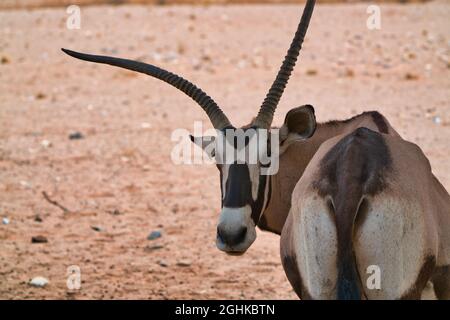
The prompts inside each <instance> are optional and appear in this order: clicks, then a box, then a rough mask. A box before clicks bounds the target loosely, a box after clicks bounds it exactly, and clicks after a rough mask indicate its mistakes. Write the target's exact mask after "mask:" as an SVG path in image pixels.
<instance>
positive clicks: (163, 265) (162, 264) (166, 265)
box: [158, 260, 169, 268]
mask: <svg viewBox="0 0 450 320" xmlns="http://www.w3.org/2000/svg"><path fill="white" fill-rule="evenodd" d="M158 264H159V265H160V266H161V267H163V268H166V267H168V266H169V264H168V263H167V262H165V261H164V260H159V261H158Z"/></svg>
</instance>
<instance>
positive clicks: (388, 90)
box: [0, 1, 450, 299]
mask: <svg viewBox="0 0 450 320" xmlns="http://www.w3.org/2000/svg"><path fill="white" fill-rule="evenodd" d="M366 8H367V4H358V5H319V6H317V7H316V10H315V13H314V16H313V20H312V23H311V26H310V29H309V31H308V37H307V39H306V42H305V45H304V48H303V51H302V53H301V59H300V61H299V63H298V64H297V68H296V70H295V73H294V75H293V77H292V78H291V81H290V83H289V85H288V88H287V90H286V93H285V95H284V97H283V99H282V101H281V104H280V106H279V108H278V110H277V113H276V119H275V122H276V124H280V123H281V121H282V119H283V118H284V115H285V113H286V112H287V111H288V110H289V109H290V108H291V107H295V106H298V105H300V104H305V103H311V104H313V105H314V106H315V108H316V115H317V118H318V119H319V120H320V121H326V120H330V119H344V118H347V117H350V116H352V115H355V114H357V113H359V112H362V111H364V110H374V109H375V110H379V111H380V112H382V113H383V114H384V115H385V116H386V117H387V118H388V119H389V121H390V122H391V123H392V125H393V126H394V127H395V128H396V129H397V131H398V132H399V133H401V134H402V135H403V136H404V137H405V138H406V139H408V140H410V141H413V142H415V143H417V144H418V145H419V146H420V147H421V148H422V150H423V151H424V152H425V154H426V155H427V156H428V157H429V159H430V161H431V164H432V167H433V171H434V173H435V174H436V176H437V177H438V178H439V179H440V181H441V182H442V183H443V184H444V186H445V187H446V188H447V190H449V189H450V163H449V152H450V144H449V137H450V110H449V103H450V91H449V85H450V77H449V73H450V65H449V55H450V28H449V26H450V25H449V20H448V17H449V16H450V4H449V3H445V2H444V1H441V2H432V3H428V4H424V5H383V6H382V7H381V8H382V11H381V12H382V29H381V30H377V31H370V30H368V29H367V28H366V19H367V16H368V15H367V14H366ZM300 14H301V6H298V5H280V6H225V7H224V6H213V7H191V6H174V7H164V6H163V7H161V6H159V7H152V6H120V7H88V8H83V9H82V28H81V30H68V29H66V27H65V19H66V13H65V10H64V8H61V9H40V10H36V11H5V12H0V59H1V64H0V217H1V218H4V217H6V218H8V219H9V224H0V298H6V299H19V298H26V299H30V298H38V299H41V298H45V299H55V298H56V299H66V298H69V299H72V298H75V299H89V298H103V299H118V298H125V299H130V298H139V299H161V298H193V299H200V298H232V299H240V298H246V299H253V298H260V299H269V298H270V299H291V298H295V297H296V296H295V294H294V293H293V291H292V289H291V287H290V285H289V283H288V282H287V280H286V278H285V275H284V272H283V269H282V267H281V263H280V258H279V252H278V248H279V240H278V237H277V236H275V235H271V234H268V233H264V232H259V233H258V238H257V240H256V242H255V244H254V245H253V246H252V247H251V249H250V250H249V251H248V253H247V254H246V255H244V256H241V257H229V256H227V255H225V254H223V253H221V252H220V251H219V250H217V249H216V248H215V243H214V240H215V230H216V220H217V218H218V211H219V206H220V201H219V197H220V191H219V179H218V173H217V172H216V168H215V167H214V166H213V165H209V166H206V165H203V166H202V165H195V166H193V165H175V164H173V163H172V161H171V159H170V152H171V150H172V148H173V146H174V142H172V141H171V139H170V137H171V133H172V131H173V130H174V129H177V128H186V129H188V130H190V131H192V130H193V122H194V121H195V120H202V121H203V123H204V125H205V128H206V127H209V123H208V121H207V119H206V116H205V115H204V114H203V112H202V111H201V110H200V108H199V107H198V106H197V105H196V104H195V103H194V102H192V101H191V100H190V99H189V98H186V97H185V96H184V95H183V94H181V93H179V92H178V91H177V90H175V89H173V88H171V87H169V86H168V85H166V84H164V83H160V82H159V81H157V80H154V79H150V78H148V77H146V76H144V75H136V74H133V73H130V72H126V71H122V70H119V69H115V68H112V67H107V66H101V65H93V64H88V63H83V62H80V61H76V60H73V59H71V58H69V57H67V56H65V55H63V54H62V53H61V52H60V51H59V48H60V47H68V48H72V49H77V50H83V51H87V52H92V53H104V54H110V55H117V56H123V57H129V58H134V59H141V60H143V61H146V62H150V63H154V64H157V65H160V66H162V67H165V68H167V69H170V70H172V71H175V72H178V73H180V74H182V75H184V76H185V77H186V78H188V79H191V80H192V81H194V82H196V83H198V85H199V86H201V87H202V88H204V90H205V91H206V92H208V93H209V94H210V95H212V96H213V97H214V98H215V99H216V101H217V102H218V103H219V104H220V105H222V106H223V108H224V109H225V110H226V112H227V113H228V114H229V117H230V119H231V120H232V121H233V122H234V123H235V124H245V123H247V122H248V121H249V120H250V119H251V118H252V117H253V116H254V115H255V113H256V111H257V107H258V106H259V105H260V102H261V101H262V99H263V97H264V95H265V93H266V90H267V89H268V87H269V85H270V83H271V81H272V80H273V77H274V75H275V72H276V70H277V69H278V67H279V65H280V63H281V59H282V57H283V56H284V54H285V50H286V48H287V46H288V44H289V42H290V39H291V37H292V34H293V32H294V30H295V28H296V26H297V21H298V19H299V16H300ZM76 131H78V132H81V133H82V134H83V135H84V139H81V140H70V139H69V138H68V136H69V134H71V133H72V132H76ZM43 191H45V192H47V193H48V195H49V196H50V197H51V198H52V199H54V200H57V201H58V202H60V203H61V204H63V205H64V206H65V207H67V208H68V209H69V210H70V211H71V212H69V213H64V212H63V211H62V210H60V209H59V208H57V207H55V206H52V205H51V204H49V203H48V202H47V201H45V200H44V198H43V196H42V192H43ZM37 215H38V216H39V217H40V219H36V216H37ZM36 220H41V221H36ZM93 227H94V228H93ZM95 228H97V229H98V228H99V230H100V231H96V230H94V229H95ZM154 230H159V231H161V232H162V237H161V238H158V239H155V240H151V241H150V240H147V235H148V234H149V233H150V232H151V231H154ZM37 235H42V236H45V237H46V238H47V239H48V242H47V243H40V244H39V243H38V244H36V243H31V238H32V237H33V236H37ZM158 248H159V249H158ZM70 265H77V266H79V267H80V268H81V277H82V284H81V289H80V290H78V291H75V292H73V291H71V290H68V288H67V286H66V280H67V274H66V270H67V267H68V266H70ZM36 276H43V277H46V278H48V279H49V280H50V283H49V284H48V285H47V286H46V287H45V288H35V287H31V286H29V285H28V282H29V280H30V279H31V278H33V277H36Z"/></svg>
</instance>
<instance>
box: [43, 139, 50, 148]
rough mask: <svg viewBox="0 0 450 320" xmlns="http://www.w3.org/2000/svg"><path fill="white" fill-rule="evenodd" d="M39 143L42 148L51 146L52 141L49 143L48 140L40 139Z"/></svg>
mask: <svg viewBox="0 0 450 320" xmlns="http://www.w3.org/2000/svg"><path fill="white" fill-rule="evenodd" d="M41 145H42V146H43V147H44V148H48V147H51V146H52V143H51V142H50V141H49V140H42V141H41Z"/></svg>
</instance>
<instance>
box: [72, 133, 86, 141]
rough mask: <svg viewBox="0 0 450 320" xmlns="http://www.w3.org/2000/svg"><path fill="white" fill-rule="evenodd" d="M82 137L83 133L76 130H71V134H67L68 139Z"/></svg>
mask: <svg viewBox="0 0 450 320" xmlns="http://www.w3.org/2000/svg"><path fill="white" fill-rule="evenodd" d="M83 138H84V136H83V134H82V133H81V132H78V131H76V132H72V133H71V134H69V139H70V140H80V139H83Z"/></svg>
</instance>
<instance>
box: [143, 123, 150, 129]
mask: <svg viewBox="0 0 450 320" xmlns="http://www.w3.org/2000/svg"><path fill="white" fill-rule="evenodd" d="M150 127H151V125H150V123H148V122H142V123H141V128H142V129H148V128H150Z"/></svg>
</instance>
